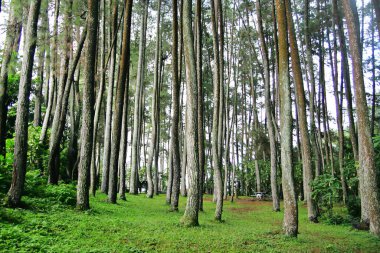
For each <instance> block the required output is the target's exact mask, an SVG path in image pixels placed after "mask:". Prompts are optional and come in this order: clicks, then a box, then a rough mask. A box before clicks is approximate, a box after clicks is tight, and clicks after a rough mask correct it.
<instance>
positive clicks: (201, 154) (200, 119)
mask: <svg viewBox="0 0 380 253" xmlns="http://www.w3.org/2000/svg"><path fill="white" fill-rule="evenodd" d="M195 28H196V29H195V30H196V42H195V49H196V50H195V51H196V62H197V83H198V145H199V146H198V148H199V210H201V211H203V184H204V177H205V144H204V124H203V118H204V116H203V109H204V106H203V100H204V97H203V81H202V34H203V33H202V1H201V0H197V2H196V13H195Z"/></svg>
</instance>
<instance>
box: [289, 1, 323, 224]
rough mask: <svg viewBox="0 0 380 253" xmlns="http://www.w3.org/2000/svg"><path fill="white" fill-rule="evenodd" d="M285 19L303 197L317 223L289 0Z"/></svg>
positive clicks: (299, 71)
mask: <svg viewBox="0 0 380 253" xmlns="http://www.w3.org/2000/svg"><path fill="white" fill-rule="evenodd" d="M285 5H286V17H287V24H288V33H289V42H290V52H291V59H292V70H293V77H294V83H295V86H296V87H295V90H296V97H297V99H296V102H297V109H298V110H297V112H298V124H299V129H300V134H301V148H302V165H303V188H304V196H305V199H306V202H307V213H308V218H309V220H310V221H312V222H318V220H317V208H316V204H315V202H314V199H313V198H312V197H311V192H312V189H311V183H312V181H313V169H312V164H311V161H312V160H311V157H312V156H311V147H310V138H309V131H308V127H307V114H306V99H305V89H304V86H303V79H302V70H301V63H300V58H299V52H298V46H297V39H296V35H295V30H294V24H293V18H292V8H291V4H290V0H286V2H285Z"/></svg>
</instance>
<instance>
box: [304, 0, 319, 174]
mask: <svg viewBox="0 0 380 253" xmlns="http://www.w3.org/2000/svg"><path fill="white" fill-rule="evenodd" d="M304 15H305V47H306V61H307V73H308V75H309V79H310V85H311V87H310V97H309V103H310V115H309V118H310V141H311V148H312V151H313V152H312V155H313V160H314V161H315V175H316V176H318V175H319V174H320V167H321V160H320V155H319V151H318V145H317V139H316V133H317V131H316V126H315V75H314V64H313V55H312V46H311V41H310V28H309V16H310V14H309V0H305V13H304Z"/></svg>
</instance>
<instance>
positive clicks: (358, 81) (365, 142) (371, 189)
mask: <svg viewBox="0 0 380 253" xmlns="http://www.w3.org/2000/svg"><path fill="white" fill-rule="evenodd" d="M343 9H344V14H345V17H346V20H347V25H348V35H349V45H350V51H351V55H352V66H353V73H354V75H353V79H354V84H355V85H354V90H355V99H356V111H357V116H358V137H359V170H360V171H361V172H360V173H361V174H362V176H361V177H359V180H360V182H359V184H361V185H362V186H361V187H363V189H365V191H362V192H361V198H362V199H366V201H365V202H364V203H363V202H362V210H363V209H368V212H369V220H368V221H367V220H364V222H369V223H370V231H371V232H372V233H373V234H375V235H377V236H380V202H379V192H378V188H377V186H378V184H377V175H376V167H375V161H374V157H375V153H374V149H373V143H372V140H371V132H370V127H369V126H370V124H369V118H368V107H367V101H366V93H365V86H364V76H363V66H362V54H361V50H360V37H359V34H360V29H359V26H358V22H359V19H358V15H357V9H356V3H355V1H353V0H343ZM363 204H364V205H363ZM365 205H367V206H365Z"/></svg>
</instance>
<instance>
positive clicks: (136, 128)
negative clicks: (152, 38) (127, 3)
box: [129, 0, 149, 194]
mask: <svg viewBox="0 0 380 253" xmlns="http://www.w3.org/2000/svg"><path fill="white" fill-rule="evenodd" d="M142 4H143V12H142V13H141V18H142V22H141V27H140V31H141V35H140V43H139V60H138V67H137V80H136V89H135V108H134V116H133V137H132V165H131V178H130V190H129V192H130V193H131V194H138V189H137V188H138V181H139V179H138V177H137V176H136V175H137V173H138V166H139V165H138V163H139V159H138V148H139V145H138V143H139V139H140V138H139V132H140V127H141V125H140V123H141V118H140V115H141V113H140V112H141V108H140V106H141V102H140V100H141V96H142V89H143V83H144V69H143V67H144V61H145V47H146V46H145V44H146V28H147V18H148V5H149V0H144V1H142Z"/></svg>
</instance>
